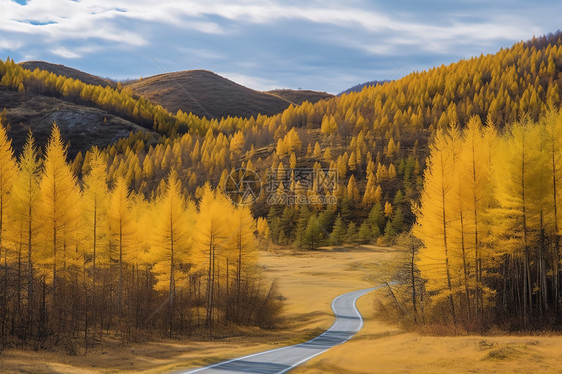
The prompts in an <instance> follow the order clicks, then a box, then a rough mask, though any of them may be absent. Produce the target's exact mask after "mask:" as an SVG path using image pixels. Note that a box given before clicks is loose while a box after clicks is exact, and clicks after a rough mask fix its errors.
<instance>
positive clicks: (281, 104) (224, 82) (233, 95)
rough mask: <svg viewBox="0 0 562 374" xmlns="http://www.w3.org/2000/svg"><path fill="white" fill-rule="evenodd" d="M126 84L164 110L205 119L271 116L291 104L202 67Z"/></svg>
mask: <svg viewBox="0 0 562 374" xmlns="http://www.w3.org/2000/svg"><path fill="white" fill-rule="evenodd" d="M127 87H130V88H132V89H133V91H134V92H136V93H138V94H140V95H142V96H143V97H144V98H146V99H147V100H150V101H152V102H154V103H156V104H160V105H162V106H163V107H164V108H166V109H167V110H168V111H170V112H172V113H176V112H177V111H178V110H180V109H181V110H182V111H183V112H186V113H189V112H192V113H194V114H196V115H198V116H201V117H206V118H221V117H228V116H231V117H251V116H254V117H255V116H257V115H258V114H264V115H274V114H277V113H280V112H282V111H283V110H284V109H286V108H287V107H288V106H289V105H291V103H290V102H289V101H288V100H286V99H283V98H280V97H278V96H274V95H270V94H268V93H264V92H259V91H254V90H252V89H249V88H247V87H244V86H242V85H239V84H237V83H235V82H233V81H231V80H228V79H226V78H223V77H221V76H220V75H217V74H215V73H212V72H210V71H206V70H188V71H180V72H175V73H166V74H159V75H155V76H152V77H148V78H143V79H141V80H138V81H136V82H133V83H129V84H128V85H127Z"/></svg>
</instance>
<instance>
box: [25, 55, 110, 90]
mask: <svg viewBox="0 0 562 374" xmlns="http://www.w3.org/2000/svg"><path fill="white" fill-rule="evenodd" d="M19 65H21V66H22V67H23V68H25V69H28V70H31V71H33V70H35V69H39V70H45V71H48V72H49V73H53V74H56V75H62V76H64V77H67V78H72V79H77V80H79V81H82V82H84V83H86V84H91V85H94V86H98V85H99V86H102V87H105V86H115V84H114V83H113V82H111V81H108V80H106V79H103V78H100V77H98V76H95V75H92V74H88V73H85V72H83V71H80V70H77V69H74V68H71V67H68V66H64V65H58V64H52V63H50V62H45V61H26V62H21V63H20V64H19Z"/></svg>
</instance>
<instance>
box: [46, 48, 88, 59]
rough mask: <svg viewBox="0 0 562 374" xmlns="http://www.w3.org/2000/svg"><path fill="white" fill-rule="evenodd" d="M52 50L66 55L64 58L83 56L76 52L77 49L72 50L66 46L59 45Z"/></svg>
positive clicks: (59, 54)
mask: <svg viewBox="0 0 562 374" xmlns="http://www.w3.org/2000/svg"><path fill="white" fill-rule="evenodd" d="M52 52H53V54H55V55H57V56H61V57H64V58H79V57H82V55H81V54H79V53H76V52H75V51H71V50H69V49H66V48H64V47H57V48H55V49H54V50H53V51H52Z"/></svg>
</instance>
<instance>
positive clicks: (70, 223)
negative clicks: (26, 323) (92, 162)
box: [39, 125, 81, 305]
mask: <svg viewBox="0 0 562 374" xmlns="http://www.w3.org/2000/svg"><path fill="white" fill-rule="evenodd" d="M80 202H81V198H80V191H79V188H78V186H77V185H76V178H75V177H74V175H73V174H72V171H71V167H70V165H69V164H68V163H67V161H66V146H65V145H64V143H63V141H62V139H61V135H60V130H59V128H58V127H57V126H56V125H53V129H52V132H51V136H50V138H49V142H48V143H47V147H46V150H45V159H44V161H43V173H42V175H41V182H40V185H39V212H40V213H39V215H40V219H41V222H42V230H41V235H40V241H41V243H42V244H43V246H42V248H43V253H42V256H41V257H42V260H43V263H44V264H45V265H47V266H49V267H50V268H51V270H50V272H49V270H47V273H46V275H48V276H49V278H50V279H49V278H47V279H46V280H47V281H49V282H51V286H52V289H53V303H54V304H53V305H57V302H58V301H59V300H57V278H58V272H59V270H60V269H62V270H63V271H64V270H66V265H67V260H72V258H71V251H70V248H69V247H71V246H72V245H73V244H75V243H74V242H73V241H74V240H76V237H75V236H74V235H75V234H78V233H77V232H76V224H77V222H79V221H80V219H79V218H80V215H81V207H80ZM61 252H62V253H61ZM67 255H68V257H67ZM74 259H75V258H74ZM71 262H73V261H71ZM62 276H63V277H66V276H67V274H63V275H62Z"/></svg>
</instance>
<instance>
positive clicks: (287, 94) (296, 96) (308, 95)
mask: <svg viewBox="0 0 562 374" xmlns="http://www.w3.org/2000/svg"><path fill="white" fill-rule="evenodd" d="M266 93H269V94H272V95H275V96H279V97H281V98H283V99H285V100H288V101H290V102H292V103H295V104H297V105H301V104H302V103H304V102H305V101H308V102H309V103H312V104H315V103H317V102H319V101H320V100H326V99H331V98H332V97H334V95H331V94H329V93H326V92H320V91H311V90H288V89H281V90H271V91H267V92H266Z"/></svg>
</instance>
